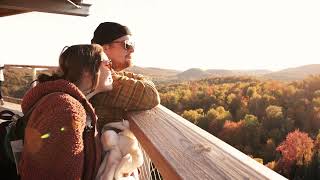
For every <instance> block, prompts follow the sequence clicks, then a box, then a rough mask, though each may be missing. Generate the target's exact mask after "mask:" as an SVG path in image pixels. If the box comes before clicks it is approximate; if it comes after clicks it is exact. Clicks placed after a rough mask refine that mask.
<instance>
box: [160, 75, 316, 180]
mask: <svg viewBox="0 0 320 180" xmlns="http://www.w3.org/2000/svg"><path fill="white" fill-rule="evenodd" d="M158 90H159V92H160V93H161V104H162V105H164V106H166V107H167V108H169V109H170V110H172V111H174V112H175V113H177V114H179V115H181V116H182V117H184V118H185V119H187V120H189V121H190V122H192V123H194V124H195V125H197V126H199V127H201V128H202V129H204V130H206V131H207V132H209V133H211V134H212V135H214V136H216V137H218V138H220V139H221V140H223V141H225V142H226V143H228V144H230V145H231V146H233V147H235V148H237V149H238V150H240V151H242V152H243V153H245V154H247V155H248V156H250V157H252V158H255V159H256V160H257V161H259V162H260V163H263V164H264V165H266V166H267V167H269V168H271V169H273V170H274V171H276V172H278V173H280V174H282V175H283V176H285V177H287V178H289V179H320V131H319V129H320V76H310V77H308V78H306V79H304V80H302V81H295V82H290V83H285V82H280V81H271V80H269V81H261V80H257V79H255V78H253V77H223V78H219V77H216V78H208V79H203V80H199V81H189V82H183V83H175V84H163V85H161V84H160V85H158Z"/></svg>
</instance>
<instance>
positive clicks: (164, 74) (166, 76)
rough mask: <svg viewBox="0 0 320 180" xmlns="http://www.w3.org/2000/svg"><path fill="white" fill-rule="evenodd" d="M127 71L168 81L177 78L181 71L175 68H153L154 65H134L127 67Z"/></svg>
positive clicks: (156, 79)
mask: <svg viewBox="0 0 320 180" xmlns="http://www.w3.org/2000/svg"><path fill="white" fill-rule="evenodd" d="M125 71H129V72H133V73H136V74H143V75H144V76H147V77H149V78H151V79H152V80H155V81H168V80H175V79H176V78H177V77H176V75H177V74H179V73H180V72H181V71H178V70H173V69H161V68H153V67H139V66H133V67H129V68H127V69H126V70H125Z"/></svg>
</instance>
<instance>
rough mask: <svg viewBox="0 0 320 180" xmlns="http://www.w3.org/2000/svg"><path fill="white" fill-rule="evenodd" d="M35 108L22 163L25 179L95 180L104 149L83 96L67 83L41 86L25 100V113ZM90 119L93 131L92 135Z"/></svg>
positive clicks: (90, 110)
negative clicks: (87, 126) (88, 127)
mask: <svg viewBox="0 0 320 180" xmlns="http://www.w3.org/2000/svg"><path fill="white" fill-rule="evenodd" d="M35 104H36V105H35ZM33 105H35V108H34V109H33V111H32V113H31V115H30V117H29V120H28V124H27V127H26V131H25V139H24V149H23V152H22V157H21V161H20V171H21V179H32V180H37V179H39V180H40V179H46V180H49V179H68V180H69V179H70V180H73V179H94V178H95V176H96V173H97V170H98V168H99V165H100V160H101V145H100V141H99V137H98V134H97V131H96V128H95V127H96V121H97V119H96V115H95V113H94V110H93V108H92V106H91V104H90V103H89V102H88V101H87V100H86V98H85V96H84V95H83V94H82V92H81V91H80V90H79V89H78V88H77V87H76V86H75V85H74V84H72V83H70V82H68V81H65V80H56V81H48V82H44V83H40V84H38V85H37V86H36V87H34V88H32V89H31V90H29V91H28V92H27V93H26V95H25V96H24V98H23V101H22V103H21V107H22V111H23V113H26V112H28V110H29V109H30V108H32V106H33ZM87 116H88V117H90V119H91V120H92V124H91V125H92V127H93V128H91V130H89V131H88V130H87V128H85V127H86V118H87Z"/></svg>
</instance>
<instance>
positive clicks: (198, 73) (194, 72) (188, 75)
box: [177, 68, 211, 80]
mask: <svg viewBox="0 0 320 180" xmlns="http://www.w3.org/2000/svg"><path fill="white" fill-rule="evenodd" d="M210 75H211V74H210V73H209V72H207V71H204V70H202V69H200V68H191V69H188V70H186V71H183V72H181V73H179V74H177V78H178V79H180V80H198V79H203V78H206V77H209V76H210Z"/></svg>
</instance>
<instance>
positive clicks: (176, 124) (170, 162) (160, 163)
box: [0, 65, 286, 180]
mask: <svg viewBox="0 0 320 180" xmlns="http://www.w3.org/2000/svg"><path fill="white" fill-rule="evenodd" d="M5 66H6V67H17V66H18V65H5ZM19 67H29V68H34V69H36V68H56V67H52V66H46V67H45V66H24V65H23V66H21V65H19ZM35 73H36V70H35ZM34 77H36V76H34ZM0 109H1V108H0ZM127 118H128V119H129V121H130V126H131V129H132V131H133V133H134V134H135V135H136V137H137V138H138V140H139V142H140V144H141V145H142V147H143V149H144V150H145V151H146V152H147V154H148V156H149V157H150V158H151V160H152V162H153V163H154V164H155V166H156V167H157V169H158V170H159V171H160V173H161V175H162V177H163V178H164V179H168V180H172V179H174V180H176V179H188V180H189V179H191V180H192V179H195V180H198V179H259V180H262V179H277V180H278V179H286V178H284V177H283V176H281V175H280V174H278V173H276V172H274V171H272V170H270V169H269V168H267V167H266V166H264V165H263V164H260V163H258V162H257V161H255V160H254V159H252V158H250V157H249V156H247V155H245V154H243V153H242V152H240V151H239V150H237V149H235V148H233V147H232V146H230V145H228V144H227V143H225V142H223V141H221V140H220V139H218V138H216V137H214V136H213V135H211V134H209V133H208V132H206V131H204V130H202V129H201V128H199V127H197V126H196V125H194V124H192V123H190V122H189V121H187V120H185V119H184V118H182V117H181V116H179V115H177V114H175V113H174V112H172V111H170V110H169V109H167V108H165V107H163V106H161V105H159V106H157V107H155V108H153V109H151V110H147V111H141V112H129V113H128V114H127Z"/></svg>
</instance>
